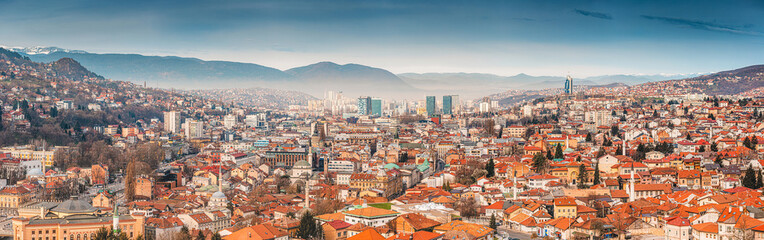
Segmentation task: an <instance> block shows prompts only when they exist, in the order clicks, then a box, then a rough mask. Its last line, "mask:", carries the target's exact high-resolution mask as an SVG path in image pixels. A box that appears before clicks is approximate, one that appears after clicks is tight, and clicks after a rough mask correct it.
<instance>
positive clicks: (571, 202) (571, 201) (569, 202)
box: [554, 197, 576, 206]
mask: <svg viewBox="0 0 764 240" xmlns="http://www.w3.org/2000/svg"><path fill="white" fill-rule="evenodd" d="M554 205H555V206H576V199H575V198H572V197H561V198H555V199H554Z"/></svg>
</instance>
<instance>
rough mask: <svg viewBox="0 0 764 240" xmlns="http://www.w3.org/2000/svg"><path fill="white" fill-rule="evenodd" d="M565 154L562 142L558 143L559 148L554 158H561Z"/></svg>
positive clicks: (555, 151)
mask: <svg viewBox="0 0 764 240" xmlns="http://www.w3.org/2000/svg"><path fill="white" fill-rule="evenodd" d="M563 157H564V156H563V155H562V144H557V148H555V150H554V158H556V159H561V158H563Z"/></svg>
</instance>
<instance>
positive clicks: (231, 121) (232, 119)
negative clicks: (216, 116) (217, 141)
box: [223, 114, 236, 129]
mask: <svg viewBox="0 0 764 240" xmlns="http://www.w3.org/2000/svg"><path fill="white" fill-rule="evenodd" d="M223 126H225V128H229V129H230V128H233V127H235V126H236V115H231V114H228V115H225V117H223Z"/></svg>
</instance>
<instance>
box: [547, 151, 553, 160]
mask: <svg viewBox="0 0 764 240" xmlns="http://www.w3.org/2000/svg"><path fill="white" fill-rule="evenodd" d="M546 159H549V160H552V159H554V156H552V151H546Z"/></svg>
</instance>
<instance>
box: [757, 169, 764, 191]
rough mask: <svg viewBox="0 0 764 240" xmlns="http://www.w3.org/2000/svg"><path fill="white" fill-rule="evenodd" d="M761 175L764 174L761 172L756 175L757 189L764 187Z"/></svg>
mask: <svg viewBox="0 0 764 240" xmlns="http://www.w3.org/2000/svg"><path fill="white" fill-rule="evenodd" d="M761 174H762V173H761V171H759V173H758V174H756V176H758V177H757V178H756V189H759V188H762V187H764V183H762V179H761V177H762V176H761Z"/></svg>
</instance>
